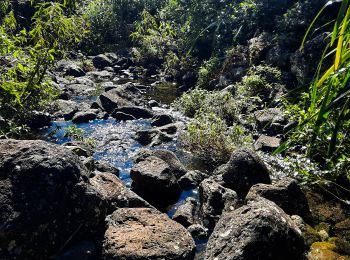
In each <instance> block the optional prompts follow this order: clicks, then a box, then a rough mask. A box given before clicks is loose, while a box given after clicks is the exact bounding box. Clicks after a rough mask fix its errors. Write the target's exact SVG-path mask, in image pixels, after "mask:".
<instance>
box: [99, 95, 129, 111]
mask: <svg viewBox="0 0 350 260" xmlns="http://www.w3.org/2000/svg"><path fill="white" fill-rule="evenodd" d="M96 103H97V104H98V105H99V107H101V108H102V109H104V110H105V111H106V112H108V113H112V112H113V111H114V109H116V108H118V107H120V106H128V105H131V103H130V101H128V100H126V99H124V98H123V97H121V96H120V95H119V94H118V92H117V91H116V90H115V89H112V90H109V91H107V92H104V93H102V94H101V95H100V96H99V97H98V99H97V101H96Z"/></svg>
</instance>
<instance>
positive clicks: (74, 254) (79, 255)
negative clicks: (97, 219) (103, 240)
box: [55, 240, 96, 260]
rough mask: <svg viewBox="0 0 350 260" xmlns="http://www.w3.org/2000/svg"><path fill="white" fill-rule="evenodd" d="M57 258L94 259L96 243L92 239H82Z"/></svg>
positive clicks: (65, 259)
mask: <svg viewBox="0 0 350 260" xmlns="http://www.w3.org/2000/svg"><path fill="white" fill-rule="evenodd" d="M55 259H56V260H74V259H79V260H94V259H96V245H95V244H94V243H93V242H92V241H86V240H85V241H80V242H78V243H76V244H74V245H73V246H72V247H70V248H68V249H67V250H66V251H65V252H63V253H62V254H61V255H59V256H57V257H56V258H55Z"/></svg>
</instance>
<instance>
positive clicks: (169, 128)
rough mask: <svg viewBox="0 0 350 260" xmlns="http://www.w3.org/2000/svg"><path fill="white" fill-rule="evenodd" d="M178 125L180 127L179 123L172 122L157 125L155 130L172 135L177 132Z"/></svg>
mask: <svg viewBox="0 0 350 260" xmlns="http://www.w3.org/2000/svg"><path fill="white" fill-rule="evenodd" d="M179 127H181V123H173V124H168V125H164V126H160V127H157V128H156V129H155V130H157V131H160V132H162V133H166V134H169V135H173V134H176V133H177V131H178V129H179Z"/></svg>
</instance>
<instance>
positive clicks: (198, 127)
mask: <svg viewBox="0 0 350 260" xmlns="http://www.w3.org/2000/svg"><path fill="white" fill-rule="evenodd" d="M187 130H188V134H187V135H186V136H185V139H184V140H185V143H187V144H188V145H189V147H190V149H191V150H192V151H193V152H194V153H196V154H198V155H200V156H202V157H204V158H206V159H207V160H208V161H215V162H219V163H221V162H226V161H227V160H228V159H229V158H230V155H231V154H232V152H233V151H234V150H235V149H237V147H244V146H249V145H250V144H251V143H252V139H251V137H250V136H249V135H247V131H246V130H245V129H244V128H243V127H242V126H239V125H236V124H234V125H232V126H230V127H229V126H228V125H227V123H226V121H225V120H223V119H221V118H220V117H219V116H217V115H216V114H215V113H206V112H204V113H197V114H196V116H195V118H194V119H193V120H192V121H191V122H190V123H189V124H188V126H187Z"/></svg>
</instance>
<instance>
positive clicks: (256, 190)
mask: <svg viewBox="0 0 350 260" xmlns="http://www.w3.org/2000/svg"><path fill="white" fill-rule="evenodd" d="M257 197H263V198H265V199H268V200H271V201H273V202H275V203H276V204H277V205H278V206H279V207H280V208H282V209H283V210H284V211H285V212H286V213H287V214H288V215H299V216H301V217H303V218H308V217H309V216H310V209H309V205H308V202H307V200H306V197H305V194H304V193H303V191H302V190H301V189H300V187H299V185H298V182H297V181H296V180H294V179H291V178H283V179H282V180H279V181H277V182H276V183H274V184H255V185H254V186H253V187H251V188H250V190H249V193H248V195H247V197H246V200H252V199H256V198H257Z"/></svg>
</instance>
